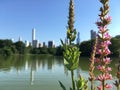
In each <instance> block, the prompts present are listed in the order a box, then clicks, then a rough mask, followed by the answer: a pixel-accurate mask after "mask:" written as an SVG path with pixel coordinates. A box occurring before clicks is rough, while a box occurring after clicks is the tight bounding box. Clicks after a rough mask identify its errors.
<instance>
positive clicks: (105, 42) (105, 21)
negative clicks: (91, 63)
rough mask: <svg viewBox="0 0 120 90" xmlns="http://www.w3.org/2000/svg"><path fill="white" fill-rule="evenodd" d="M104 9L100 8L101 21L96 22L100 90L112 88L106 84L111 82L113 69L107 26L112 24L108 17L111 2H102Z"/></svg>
mask: <svg viewBox="0 0 120 90" xmlns="http://www.w3.org/2000/svg"><path fill="white" fill-rule="evenodd" d="M100 3H101V4H102V7H101V8H100V12H101V13H100V14H99V17H100V18H99V20H98V21H97V22H96V24H97V26H98V29H99V31H98V43H97V50H96V54H97V55H98V56H99V57H98V58H96V59H95V61H96V63H97V64H98V66H97V67H96V68H97V69H98V70H99V71H100V72H101V73H100V74H99V75H98V76H97V77H96V80H98V81H100V86H98V87H97V88H98V90H106V88H112V86H111V85H109V84H108V83H106V80H111V79H112V75H111V74H110V71H112V68H111V67H109V66H108V65H109V64H110V63H111V59H110V58H109V57H108V55H109V54H110V53H111V52H110V50H109V48H108V46H109V45H110V44H111V42H110V39H111V36H110V35H109V32H108V29H107V26H108V25H109V24H110V22H111V17H110V16H108V15H107V14H108V12H109V5H108V3H109V0H100Z"/></svg>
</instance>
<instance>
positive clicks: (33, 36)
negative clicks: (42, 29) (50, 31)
mask: <svg viewBox="0 0 120 90" xmlns="http://www.w3.org/2000/svg"><path fill="white" fill-rule="evenodd" d="M35 31H36V30H35V28H33V29H32V41H33V40H35Z"/></svg>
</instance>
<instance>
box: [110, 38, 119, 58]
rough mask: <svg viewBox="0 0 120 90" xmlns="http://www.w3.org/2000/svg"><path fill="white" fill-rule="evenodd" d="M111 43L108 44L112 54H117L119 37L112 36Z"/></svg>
mask: <svg viewBox="0 0 120 90" xmlns="http://www.w3.org/2000/svg"><path fill="white" fill-rule="evenodd" d="M111 43H112V44H111V45H110V47H109V48H110V51H111V52H112V53H111V55H112V56H118V55H119V52H118V50H119V49H120V38H118V37H114V38H112V39H111Z"/></svg>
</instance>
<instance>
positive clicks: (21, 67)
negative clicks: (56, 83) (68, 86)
mask: <svg viewBox="0 0 120 90" xmlns="http://www.w3.org/2000/svg"><path fill="white" fill-rule="evenodd" d="M116 63H117V59H114V58H113V62H112V63H111V66H112V67H113V68H114V70H113V71H112V74H113V76H115V73H116V68H115V64H116ZM58 67H59V68H58ZM62 69H63V70H62ZM11 70H13V71H14V72H15V73H17V75H20V74H21V73H23V72H28V73H29V82H30V85H34V82H35V80H36V79H35V78H36V72H37V73H43V72H44V73H47V72H49V71H50V74H52V73H54V72H55V73H54V74H57V72H60V71H61V73H64V74H65V75H66V76H70V74H69V73H70V72H69V71H68V70H67V69H66V68H65V67H64V65H63V58H62V57H54V56H47V55H26V56H11V57H9V58H4V57H0V73H1V72H3V73H4V72H10V71H11ZM55 70H56V71H55ZM88 70H89V58H86V57H85V58H80V65H79V68H78V69H77V70H76V71H75V75H76V77H79V74H80V73H81V74H82V76H84V77H85V78H87V79H88V77H89V74H88ZM95 73H96V74H97V73H98V71H95ZM47 74H49V73H47Z"/></svg>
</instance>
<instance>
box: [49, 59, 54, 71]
mask: <svg viewBox="0 0 120 90" xmlns="http://www.w3.org/2000/svg"><path fill="white" fill-rule="evenodd" d="M48 70H52V71H54V58H52V59H51V60H48Z"/></svg>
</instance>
